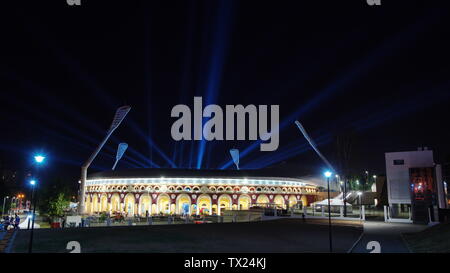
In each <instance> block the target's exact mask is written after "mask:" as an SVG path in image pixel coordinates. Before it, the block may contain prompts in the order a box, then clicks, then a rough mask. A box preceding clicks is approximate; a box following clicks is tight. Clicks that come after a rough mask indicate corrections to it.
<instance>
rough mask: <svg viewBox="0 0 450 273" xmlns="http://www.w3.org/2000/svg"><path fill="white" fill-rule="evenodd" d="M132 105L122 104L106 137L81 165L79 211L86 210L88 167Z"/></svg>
mask: <svg viewBox="0 0 450 273" xmlns="http://www.w3.org/2000/svg"><path fill="white" fill-rule="evenodd" d="M130 110H131V106H128V105H126V106H122V107H119V108H118V109H117V111H116V114H115V115H114V119H113V122H112V124H111V127H110V128H109V130H108V132H107V133H106V136H105V138H104V139H103V141H102V142H101V143H100V144H99V145H98V147H97V149H95V151H94V152H93V153H92V154H91V156H90V157H89V158H88V160H87V161H86V162H85V163H84V164H83V165H82V166H81V180H80V194H79V199H78V200H79V203H78V204H79V206H78V213H80V214H82V213H83V212H84V207H85V204H84V195H85V183H86V178H87V169H88V168H89V166H90V165H91V163H92V161H94V159H95V157H96V156H97V155H98V153H99V152H100V150H101V149H102V148H103V146H104V145H105V143H106V142H107V141H108V139H109V137H110V136H111V135H112V133H113V132H114V131H115V130H116V129H117V127H119V125H120V123H121V122H122V121H123V120H124V118H125V116H126V115H127V114H128V112H130Z"/></svg>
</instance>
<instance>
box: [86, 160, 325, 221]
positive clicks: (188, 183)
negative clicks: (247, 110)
mask: <svg viewBox="0 0 450 273" xmlns="http://www.w3.org/2000/svg"><path fill="white" fill-rule="evenodd" d="M85 189H86V194H85V213H87V214H96V213H100V212H109V213H117V212H121V213H125V214H126V215H127V216H132V215H140V216H143V215H146V214H147V212H148V214H149V215H167V214H177V215H182V214H189V215H192V214H196V215H221V212H222V211H223V210H224V209H225V210H248V209H250V208H252V207H256V206H257V207H264V206H272V207H274V206H276V207H278V208H283V209H287V208H292V207H298V206H300V205H303V206H306V205H308V204H309V203H311V202H314V201H316V195H317V187H316V185H314V184H313V183H311V182H310V181H306V180H304V179H300V178H292V177H286V176H282V175H281V176H279V175H277V176H273V175H270V174H268V172H267V170H245V171H244V170H239V171H238V170H183V169H128V170H120V171H108V172H100V173H94V174H92V175H89V177H88V179H87V180H86V188H85Z"/></svg>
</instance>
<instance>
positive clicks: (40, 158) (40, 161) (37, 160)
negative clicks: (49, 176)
mask: <svg viewBox="0 0 450 273" xmlns="http://www.w3.org/2000/svg"><path fill="white" fill-rule="evenodd" d="M44 160H45V156H42V155H36V156H34V161H36V163H38V164H41V163H43V162H44Z"/></svg>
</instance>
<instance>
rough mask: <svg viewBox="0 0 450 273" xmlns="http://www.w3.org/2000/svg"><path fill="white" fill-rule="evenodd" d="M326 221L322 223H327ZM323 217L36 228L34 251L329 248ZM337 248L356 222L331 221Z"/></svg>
mask: <svg viewBox="0 0 450 273" xmlns="http://www.w3.org/2000/svg"><path fill="white" fill-rule="evenodd" d="M325 222H326V221H325ZM325 222H324V221H320V220H319V221H318V220H308V221H307V222H306V223H304V222H303V221H302V220H300V219H281V220H274V221H264V222H250V223H223V224H200V225H194V224H188V225H181V224H180V225H160V226H123V227H98V228H71V229H68V228H67V229H39V230H35V236H34V241H33V242H34V243H33V250H34V252H47V253H48V252H50V253H63V252H68V250H66V245H67V243H68V242H69V241H78V242H79V243H80V244H81V251H82V252H83V253H88V252H90V253H92V252H97V253H112V252H120V253H123V252H145V253H190V252H194V253H221V252H231V253H232V252H234V253H236V252H249V253H253V252H254V253H269V252H275V253H288V252H291V253H298V252H327V251H328V226H327V225H326V223H325ZM334 225H335V226H334V227H333V238H334V240H333V245H334V251H335V252H346V251H347V250H348V249H349V248H350V247H351V246H352V245H353V243H354V242H355V241H356V240H357V239H358V237H359V236H360V234H361V232H362V228H361V225H360V224H359V223H352V222H345V223H341V222H335V223H334ZM28 239H29V231H27V230H21V231H19V232H18V234H17V237H16V239H15V241H14V245H13V252H26V251H27V246H28Z"/></svg>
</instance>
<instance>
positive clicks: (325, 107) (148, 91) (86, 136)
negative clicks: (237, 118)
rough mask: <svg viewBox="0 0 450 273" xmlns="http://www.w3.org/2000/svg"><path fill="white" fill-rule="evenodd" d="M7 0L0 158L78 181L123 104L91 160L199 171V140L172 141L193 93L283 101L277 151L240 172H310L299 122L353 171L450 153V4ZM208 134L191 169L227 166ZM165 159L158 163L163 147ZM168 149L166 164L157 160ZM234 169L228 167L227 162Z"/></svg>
mask: <svg viewBox="0 0 450 273" xmlns="http://www.w3.org/2000/svg"><path fill="white" fill-rule="evenodd" d="M8 2H9V3H8V4H6V3H2V7H1V16H0V28H1V34H0V35H1V50H0V90H1V91H0V92H1V97H0V100H1V108H0V109H1V110H0V117H1V120H2V127H1V134H0V136H1V139H0V140H1V143H0V160H1V161H2V164H4V165H6V166H7V167H8V168H11V169H20V170H27V169H28V168H30V164H31V163H30V158H31V156H32V155H33V153H36V152H43V153H45V154H46V155H47V157H48V162H47V166H46V171H47V172H50V173H54V174H58V175H61V176H63V177H65V178H66V179H68V180H73V181H76V180H77V179H78V177H79V171H80V165H81V164H82V162H83V161H84V160H86V159H87V158H88V157H89V155H90V153H91V152H92V151H93V150H94V149H95V146H96V145H97V143H98V142H100V140H101V139H102V137H103V135H104V134H105V131H106V129H107V128H108V127H109V125H110V122H111V120H112V117H113V115H114V111H115V109H116V108H117V107H119V106H121V105H124V104H129V105H131V106H132V110H131V112H130V113H129V115H128V116H127V117H126V119H125V120H124V122H123V124H122V125H121V127H120V128H119V129H118V130H117V131H116V132H115V133H114V139H112V140H110V141H109V142H108V144H107V146H106V147H105V149H104V150H103V152H102V153H101V154H100V155H99V157H98V158H97V159H96V160H95V161H94V164H93V165H92V169H91V171H94V170H103V169H107V168H110V167H111V166H112V164H113V162H114V161H113V158H112V157H113V156H114V153H115V149H116V147H117V144H118V143H119V142H127V143H128V144H129V147H130V148H129V150H128V151H127V152H126V155H127V158H124V160H123V161H122V162H121V163H120V164H119V167H118V168H119V169H120V168H133V167H150V166H151V164H155V165H153V166H160V167H170V166H172V164H171V163H169V162H170V161H171V162H173V165H175V166H176V167H179V168H189V167H191V168H197V166H198V159H199V158H198V154H199V152H198V151H199V147H200V145H199V143H200V142H199V141H196V142H188V141H185V142H181V143H178V144H177V143H176V142H175V141H174V140H173V139H172V138H171V135H170V128H171V125H172V123H173V122H174V121H175V119H174V118H171V117H170V112H171V109H172V107H173V106H175V105H176V104H179V103H184V104H187V105H189V106H190V107H191V109H192V107H193V106H192V104H193V97H194V96H203V100H204V101H206V100H209V101H210V102H211V103H216V104H219V105H221V106H222V107H223V108H225V105H226V104H243V105H248V104H255V105H262V104H266V105H275V104H278V105H280V122H281V127H280V131H281V133H280V147H279V149H278V150H277V151H274V152H260V151H259V145H258V146H256V149H254V150H251V152H250V153H248V154H247V155H246V156H244V157H242V158H241V166H242V168H265V167H271V166H276V165H277V164H280V163H282V162H285V166H287V167H289V168H291V170H293V171H294V173H295V170H296V169H297V167H298V169H299V170H300V169H301V168H300V166H301V167H302V168H303V169H307V170H309V172H311V173H319V172H320V171H321V170H322V169H323V168H324V166H323V164H322V162H321V161H320V160H319V159H318V157H317V155H316V154H315V153H314V152H313V151H312V150H311V149H309V148H308V146H307V144H306V141H305V140H304V138H303V136H302V135H301V134H300V132H299V131H298V129H297V128H296V127H295V125H294V124H293V121H294V120H295V119H299V120H300V121H301V122H302V123H303V125H304V126H305V128H306V129H307V130H308V131H309V133H310V134H311V136H312V137H313V138H314V139H315V140H316V142H317V143H318V144H320V145H319V148H320V149H321V150H322V151H323V153H324V154H325V156H327V157H328V158H329V159H330V161H332V162H334V160H335V146H336V145H335V142H334V141H335V136H336V134H338V133H342V132H351V134H352V135H353V154H352V160H353V163H354V165H353V167H354V168H355V170H361V171H362V170H364V169H368V170H370V171H371V172H375V173H383V172H384V153H385V152H389V151H403V150H415V149H417V147H418V146H427V147H429V148H430V149H433V150H434V151H435V158H436V161H437V162H441V161H443V160H444V158H445V156H446V155H448V154H449V153H450V144H449V142H448V139H449V138H450V132H449V130H448V117H449V113H450V110H449V107H448V105H449V97H450V92H449V90H450V89H449V88H450V82H449V80H450V77H449V75H450V74H449V73H450V65H449V56H450V54H449V49H450V42H449V39H448V37H449V34H450V33H449V32H450V31H449V26H450V16H449V15H450V12H449V11H450V10H449V6H448V5H447V6H445V5H444V1H412V0H409V1H406V0H405V1H399V0H395V1H386V0H384V1H383V0H382V5H381V6H369V5H367V4H366V1H365V0H351V1H350V0H345V1H261V0H258V1H253V0H245V1H231V0H222V1H216V0H214V1H211V0H208V1H128V0H127V1H125V0H122V1H98V0H95V1H94V0H81V6H68V5H67V4H66V1H63V0H60V1H14V2H13V1H8ZM252 143H254V142H251V141H217V142H212V143H211V142H210V143H206V145H205V146H204V147H205V150H204V156H203V158H202V163H201V165H200V167H201V168H211V169H216V168H220V167H223V166H225V163H227V161H229V159H230V157H229V154H228V149H230V148H233V147H235V148H239V149H240V150H241V151H244V150H245V149H246V148H247V147H248V146H249V145H251V144H252ZM163 155H164V156H163ZM164 157H165V158H164ZM232 167H233V166H230V167H228V168H232Z"/></svg>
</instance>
